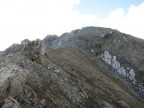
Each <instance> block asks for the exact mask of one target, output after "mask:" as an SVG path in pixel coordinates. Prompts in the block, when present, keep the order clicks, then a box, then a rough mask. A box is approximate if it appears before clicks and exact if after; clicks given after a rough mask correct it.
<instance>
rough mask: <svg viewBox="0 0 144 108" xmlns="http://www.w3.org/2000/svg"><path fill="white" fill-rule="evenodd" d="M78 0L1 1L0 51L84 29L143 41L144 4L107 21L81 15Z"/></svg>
mask: <svg viewBox="0 0 144 108" xmlns="http://www.w3.org/2000/svg"><path fill="white" fill-rule="evenodd" d="M79 4H80V0H3V1H2V0H1V1H0V50H4V49H5V48H7V47H9V46H10V45H11V44H12V43H18V42H20V41H21V40H23V39H26V38H28V39H31V40H33V39H36V38H40V39H43V38H44V37H45V36H46V35H48V34H58V35H60V34H61V33H64V32H69V31H71V30H73V29H77V28H81V27H83V26H104V27H110V28H114V29H118V30H120V31H122V32H125V33H129V34H132V35H135V36H141V38H144V37H142V36H144V32H143V28H144V12H143V10H144V3H142V4H140V5H139V6H134V5H132V6H131V7H130V8H129V10H128V12H127V13H126V12H125V11H124V10H123V9H122V8H118V9H117V10H114V11H112V12H111V13H110V15H109V16H108V17H107V18H104V19H101V18H100V17H98V16H96V15H91V14H82V13H81V12H80V11H79V10H77V9H75V8H74V6H75V5H79Z"/></svg>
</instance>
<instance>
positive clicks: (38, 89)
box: [0, 27, 144, 108]
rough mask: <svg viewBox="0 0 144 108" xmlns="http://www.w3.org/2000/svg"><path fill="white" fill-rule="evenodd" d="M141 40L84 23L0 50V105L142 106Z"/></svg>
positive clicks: (18, 107)
mask: <svg viewBox="0 0 144 108" xmlns="http://www.w3.org/2000/svg"><path fill="white" fill-rule="evenodd" d="M143 102H144V40H141V39H138V38H135V37H132V36H130V35H127V34H124V33H121V32H119V31H117V30H112V29H110V28H99V27H86V28H82V29H78V30H74V31H72V32H70V33H64V34H63V35H62V36H60V37H58V36H56V35H48V36H47V37H45V38H44V39H43V40H35V41H29V40H27V39H26V40H23V41H22V42H21V44H13V45H12V46H11V47H9V48H8V49H6V50H5V51H2V52H0V107H1V108H144V103H143Z"/></svg>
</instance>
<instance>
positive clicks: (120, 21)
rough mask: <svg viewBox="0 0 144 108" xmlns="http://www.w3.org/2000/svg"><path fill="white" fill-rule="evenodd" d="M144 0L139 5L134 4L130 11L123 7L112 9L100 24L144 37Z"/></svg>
mask: <svg viewBox="0 0 144 108" xmlns="http://www.w3.org/2000/svg"><path fill="white" fill-rule="evenodd" d="M143 10H144V2H143V3H141V4H140V5H138V6H135V5H132V6H130V7H129V9H128V12H125V11H124V10H123V9H122V8H119V9H117V10H115V11H112V12H111V13H110V15H109V16H108V17H107V18H105V19H103V20H102V21H101V22H100V24H99V25H101V26H104V27H111V28H114V29H118V30H120V31H122V32H124V33H128V34H131V35H133V36H137V37H139V38H143V39H144V30H143V28H144V12H143Z"/></svg>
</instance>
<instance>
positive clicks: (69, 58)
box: [47, 48, 144, 108]
mask: <svg viewBox="0 0 144 108" xmlns="http://www.w3.org/2000/svg"><path fill="white" fill-rule="evenodd" d="M47 55H48V56H49V58H51V60H52V61H53V62H55V63H56V64H57V65H59V66H60V67H62V68H63V69H65V70H66V71H67V72H68V73H69V74H71V75H74V76H76V77H77V76H78V75H80V76H82V77H83V78H84V79H85V82H86V83H88V84H90V85H92V86H93V87H94V88H93V89H92V90H95V93H96V95H97V96H98V98H99V99H102V100H106V101H108V102H111V103H112V102H114V103H117V104H118V101H121V100H122V101H125V102H126V103H128V104H129V105H130V106H131V107H137V108H143V107H144V106H143V105H142V104H141V103H140V102H139V101H137V98H136V97H135V96H134V95H133V94H132V93H131V92H130V91H129V89H128V88H127V87H126V86H125V85H124V84H123V83H122V82H121V81H120V80H118V79H116V78H114V77H113V75H111V74H110V73H108V72H106V71H105V70H104V69H102V68H100V67H99V66H97V65H96V64H95V63H94V62H92V61H91V60H89V59H88V58H87V57H86V56H85V55H83V54H82V53H80V52H78V51H76V50H74V49H72V48H59V49H56V50H51V51H49V52H48V53H47ZM73 69H75V70H77V73H73V72H72V70H73ZM79 79H81V78H79Z"/></svg>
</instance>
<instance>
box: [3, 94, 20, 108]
mask: <svg viewBox="0 0 144 108" xmlns="http://www.w3.org/2000/svg"><path fill="white" fill-rule="evenodd" d="M2 108H21V107H20V105H19V103H18V102H17V100H15V99H13V98H12V97H11V96H9V97H7V98H6V99H5V101H4V105H3V106H2Z"/></svg>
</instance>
